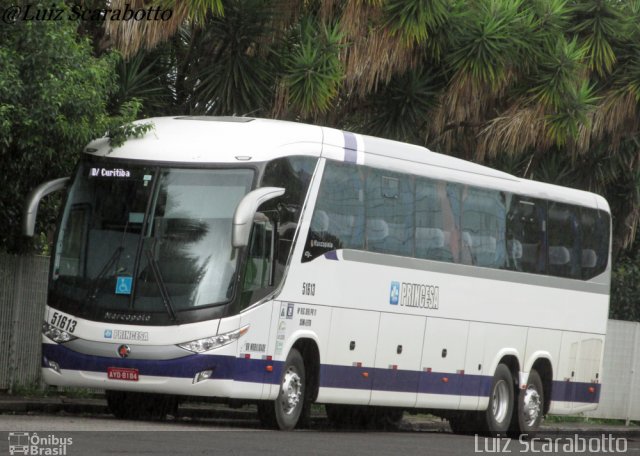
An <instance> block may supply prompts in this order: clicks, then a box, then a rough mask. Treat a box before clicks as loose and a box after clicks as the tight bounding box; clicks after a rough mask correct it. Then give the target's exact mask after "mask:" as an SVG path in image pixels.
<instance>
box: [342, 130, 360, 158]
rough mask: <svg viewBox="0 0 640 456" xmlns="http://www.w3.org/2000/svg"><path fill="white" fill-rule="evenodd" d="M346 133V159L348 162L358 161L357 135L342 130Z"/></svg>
mask: <svg viewBox="0 0 640 456" xmlns="http://www.w3.org/2000/svg"><path fill="white" fill-rule="evenodd" d="M342 133H343V134H344V161H346V162H348V163H357V162H358V152H357V151H358V142H357V141H356V135H354V134H353V133H349V132H347V131H343V132H342Z"/></svg>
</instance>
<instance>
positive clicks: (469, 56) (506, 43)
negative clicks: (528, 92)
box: [450, 0, 532, 87]
mask: <svg viewBox="0 0 640 456" xmlns="http://www.w3.org/2000/svg"><path fill="white" fill-rule="evenodd" d="M458 9H459V13H458V14H459V18H460V20H459V21H458V23H457V24H456V27H455V32H456V33H455V37H456V38H455V43H454V48H453V49H452V52H451V53H450V65H451V67H452V69H453V70H454V71H456V72H459V73H462V74H466V75H470V76H472V77H473V78H474V79H476V80H478V81H480V82H482V83H486V84H489V85H491V86H492V87H497V86H499V85H500V84H502V83H503V82H504V81H505V80H506V79H507V76H508V70H509V69H510V68H511V67H514V66H517V65H520V64H521V63H522V62H523V59H525V58H526V56H527V55H528V54H529V50H528V43H527V41H526V37H527V36H528V34H529V31H530V30H531V29H532V17H531V15H530V14H529V13H528V11H526V10H523V8H522V0H487V1H482V2H474V3H471V4H469V3H467V2H460V4H459V5H458Z"/></svg>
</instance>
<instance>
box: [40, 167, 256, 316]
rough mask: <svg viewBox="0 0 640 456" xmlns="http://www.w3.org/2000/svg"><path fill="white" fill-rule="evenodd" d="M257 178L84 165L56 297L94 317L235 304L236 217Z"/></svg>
mask: <svg viewBox="0 0 640 456" xmlns="http://www.w3.org/2000/svg"><path fill="white" fill-rule="evenodd" d="M253 177H254V171H253V170H252V169H181V168H169V167H157V166H144V165H142V166H140V165H132V164H130V163H114V162H104V161H101V162H95V163H93V162H90V161H85V162H82V163H81V164H80V165H79V168H78V171H77V174H76V177H75V179H74V183H73V185H72V187H71V189H70V193H69V196H68V200H67V205H66V207H65V210H64V213H63V218H62V221H61V228H60V232H59V234H58V239H57V242H56V246H55V254H54V264H53V275H52V287H51V293H52V295H53V297H54V298H58V299H57V301H63V300H64V301H71V302H74V303H76V304H77V305H79V306H80V307H82V308H85V309H86V310H89V308H96V307H97V308H99V309H101V310H114V311H115V310H120V311H133V312H148V313H154V312H167V311H168V312H169V313H170V314H173V313H174V312H179V311H185V310H191V309H196V308H202V307H204V306H210V305H215V304H220V303H224V302H228V301H229V300H230V299H231V298H232V296H233V291H234V290H233V283H234V277H235V271H236V263H237V258H236V255H235V253H234V252H233V249H232V246H231V230H232V217H233V213H234V211H235V208H236V206H237V205H238V203H239V202H240V200H241V199H242V197H243V196H244V195H245V194H247V193H248V192H249V191H250V190H251V185H252V182H253ZM94 310H95V309H94Z"/></svg>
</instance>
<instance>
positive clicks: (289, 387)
mask: <svg viewBox="0 0 640 456" xmlns="http://www.w3.org/2000/svg"><path fill="white" fill-rule="evenodd" d="M301 398H302V380H301V379H300V376H299V375H298V373H297V372H296V370H295V369H294V368H293V366H290V367H289V369H287V371H286V372H285V374H284V377H283V378H282V394H281V396H280V403H281V405H282V411H283V412H284V413H285V414H286V415H291V414H292V413H293V412H294V411H295V409H296V407H297V406H298V404H299V403H300V399H301Z"/></svg>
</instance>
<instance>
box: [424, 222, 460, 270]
mask: <svg viewBox="0 0 640 456" xmlns="http://www.w3.org/2000/svg"><path fill="white" fill-rule="evenodd" d="M448 234H449V233H448V232H447V233H445V232H444V231H442V230H441V229H440V228H424V227H418V228H416V258H422V259H425V260H436V261H448V262H451V261H453V254H452V253H451V250H449V249H448V248H447V247H446V246H447V245H448V242H447V239H448V237H449V236H447V235H448Z"/></svg>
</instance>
